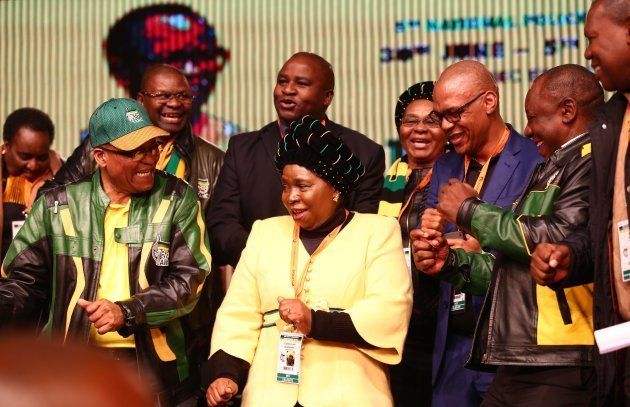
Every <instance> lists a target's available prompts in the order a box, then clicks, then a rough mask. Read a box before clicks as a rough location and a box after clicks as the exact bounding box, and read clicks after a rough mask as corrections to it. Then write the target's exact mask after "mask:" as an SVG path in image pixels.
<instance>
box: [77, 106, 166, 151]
mask: <svg viewBox="0 0 630 407" xmlns="http://www.w3.org/2000/svg"><path fill="white" fill-rule="evenodd" d="M89 132H90V133H89V134H90V144H92V147H98V146H102V145H103V144H107V143H110V144H111V145H113V146H114V147H116V148H117V149H119V150H124V151H131V150H135V149H136V148H138V147H140V146H141V145H143V144H144V143H146V142H147V141H149V140H151V139H154V138H157V137H164V136H168V135H169V133H168V132H167V131H164V130H162V129H161V128H159V127H156V126H154V125H153V123H151V119H149V114H148V113H147V111H146V110H145V109H144V107H143V106H142V105H141V104H140V103H138V102H137V101H135V100H133V99H126V98H121V99H109V100H108V101H107V102H105V103H103V104H102V105H100V106H99V107H98V108H97V109H96V110H95V111H94V113H92V117H90V126H89Z"/></svg>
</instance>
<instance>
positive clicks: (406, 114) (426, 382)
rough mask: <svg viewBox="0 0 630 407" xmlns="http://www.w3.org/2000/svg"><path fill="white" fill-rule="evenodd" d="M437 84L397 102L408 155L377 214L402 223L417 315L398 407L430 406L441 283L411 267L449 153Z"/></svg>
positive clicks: (395, 378)
mask: <svg viewBox="0 0 630 407" xmlns="http://www.w3.org/2000/svg"><path fill="white" fill-rule="evenodd" d="M432 94H433V82H421V83H417V84H415V85H413V86H411V87H409V88H408V89H407V90H405V91H404V92H403V93H402V94H401V95H400V97H399V98H398V103H397V104H396V110H395V114H394V122H395V124H396V129H397V130H398V136H399V138H400V144H401V145H402V148H403V150H404V151H405V152H406V155H404V156H403V157H401V158H398V159H397V160H396V161H395V162H394V164H393V165H392V166H391V168H390V169H389V171H388V172H387V175H386V176H385V182H384V184H383V191H382V195H381V202H380V204H379V210H378V213H379V214H381V215H386V216H393V217H395V218H397V219H398V223H399V224H400V229H401V232H402V240H403V247H404V252H405V258H406V260H407V267H408V268H409V271H410V273H411V280H412V284H413V290H414V295H413V297H414V298H413V311H412V315H411V321H410V323H409V331H408V333H407V338H406V340H405V348H404V352H403V359H402V362H401V363H400V364H399V365H396V366H392V367H391V369H390V372H391V388H392V394H393V396H394V402H395V405H396V406H414V407H418V406H430V405H431V359H432V354H433V337H434V334H435V324H436V307H437V298H438V292H439V282H438V280H436V279H433V278H431V277H428V276H427V275H425V274H424V273H420V272H418V271H417V270H416V269H415V267H414V268H413V269H412V266H411V264H412V261H411V251H410V240H409V232H410V231H411V230H412V229H415V228H416V227H417V226H418V224H419V223H420V217H421V216H422V212H423V211H424V203H425V197H426V192H427V187H428V185H429V180H430V179H431V172H432V167H433V162H434V161H435V160H436V159H437V158H438V157H439V156H440V155H441V154H442V153H444V149H445V146H446V136H445V134H444V131H442V129H441V128H440V123H439V122H437V121H435V120H434V119H433V117H432V116H431V112H432V110H433V102H432Z"/></svg>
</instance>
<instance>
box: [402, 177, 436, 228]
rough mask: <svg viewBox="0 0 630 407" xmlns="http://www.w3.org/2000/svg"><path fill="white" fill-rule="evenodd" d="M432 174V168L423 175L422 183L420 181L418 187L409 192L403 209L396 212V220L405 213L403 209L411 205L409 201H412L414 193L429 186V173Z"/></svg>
mask: <svg viewBox="0 0 630 407" xmlns="http://www.w3.org/2000/svg"><path fill="white" fill-rule="evenodd" d="M432 172H433V168H429V171H427V173H426V174H425V176H424V178H422V181H420V183H419V184H418V186H417V187H415V188H414V190H413V191H412V192H411V194H409V198H407V201H406V202H405V204H404V205H403V207H402V208H400V211H399V212H398V218H397V219H400V217H401V216H402V214H403V212H404V211H405V209H407V206H409V204H410V203H411V200H412V199H413V196H414V195H415V194H416V192H418V191H420V190H421V189H422V188H424V187H426V186H427V185H429V182H430V181H431V173H432Z"/></svg>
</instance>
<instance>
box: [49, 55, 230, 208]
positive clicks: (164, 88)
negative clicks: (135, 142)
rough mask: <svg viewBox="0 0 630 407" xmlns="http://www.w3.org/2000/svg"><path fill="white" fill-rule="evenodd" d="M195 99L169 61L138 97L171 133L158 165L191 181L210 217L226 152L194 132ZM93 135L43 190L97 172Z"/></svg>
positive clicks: (150, 75) (151, 74)
mask: <svg viewBox="0 0 630 407" xmlns="http://www.w3.org/2000/svg"><path fill="white" fill-rule="evenodd" d="M194 98H195V95H194V94H193V92H192V90H191V89H190V85H189V84H188V81H187V80H186V77H185V76H184V74H183V73H182V72H181V71H180V70H178V69H177V68H175V67H173V66H171V65H166V64H158V65H154V66H153V67H151V68H149V69H148V70H147V71H146V72H145V73H144V76H143V77H142V83H141V89H140V92H138V94H137V95H136V100H137V101H138V102H140V103H141V104H142V105H143V106H144V108H145V109H146V111H147V113H148V114H149V117H150V118H151V121H152V122H153V124H154V125H155V126H157V127H159V128H161V129H162V130H165V131H167V132H168V133H169V137H168V139H167V140H166V142H165V145H164V148H163V149H162V151H161V153H160V157H159V160H158V163H157V168H158V169H159V170H163V171H165V172H167V173H169V174H173V175H175V176H177V177H179V178H181V179H184V180H186V181H188V183H189V184H190V185H192V187H193V188H195V190H196V191H197V196H198V197H199V201H201V208H202V210H203V213H204V214H205V215H206V217H207V215H208V212H207V210H208V209H209V207H210V205H209V203H210V197H211V196H212V193H213V190H214V185H215V183H216V179H217V177H218V175H219V170H220V169H221V165H222V164H223V157H224V153H223V151H222V150H221V149H220V148H218V147H217V146H215V145H214V144H211V143H209V142H207V141H206V140H204V139H202V138H200V137H196V136H195V135H194V134H193V132H192V126H191V124H190V121H189V119H190V115H191V109H192V105H193V99H194ZM89 136H90V135H88V137H87V138H86V139H85V140H84V141H83V142H82V143H81V144H80V145H79V146H78V147H77V148H76V149H75V150H74V152H73V153H72V155H71V156H70V157H69V158H68V161H67V162H66V164H65V165H64V166H63V167H61V169H60V170H59V172H58V173H57V174H56V175H55V178H54V179H53V180H52V181H51V182H49V183H48V184H47V185H46V186H44V188H43V190H46V189H49V188H51V187H54V186H55V185H64V184H68V183H70V182H73V181H77V180H79V179H81V178H83V177H85V176H86V175H89V174H92V173H93V172H94V170H95V169H96V166H97V165H96V161H95V160H94V158H93V154H92V148H91V145H90V137H89Z"/></svg>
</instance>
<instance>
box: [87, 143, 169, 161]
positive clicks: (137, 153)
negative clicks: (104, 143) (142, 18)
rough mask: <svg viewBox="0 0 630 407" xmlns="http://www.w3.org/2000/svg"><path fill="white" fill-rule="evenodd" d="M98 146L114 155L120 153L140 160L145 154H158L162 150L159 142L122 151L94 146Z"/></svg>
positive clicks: (134, 159)
mask: <svg viewBox="0 0 630 407" xmlns="http://www.w3.org/2000/svg"><path fill="white" fill-rule="evenodd" d="M96 148H99V149H101V150H103V151H107V152H108V153H112V154H116V155H121V156H123V157H127V158H131V159H132V160H133V161H142V159H143V158H144V157H146V156H147V155H153V156H156V155H159V154H160V153H161V152H162V146H161V145H159V144H154V145H152V146H150V147H145V148H136V149H135V150H132V151H124V150H111V149H109V148H105V147H101V146H99V147H96Z"/></svg>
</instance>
